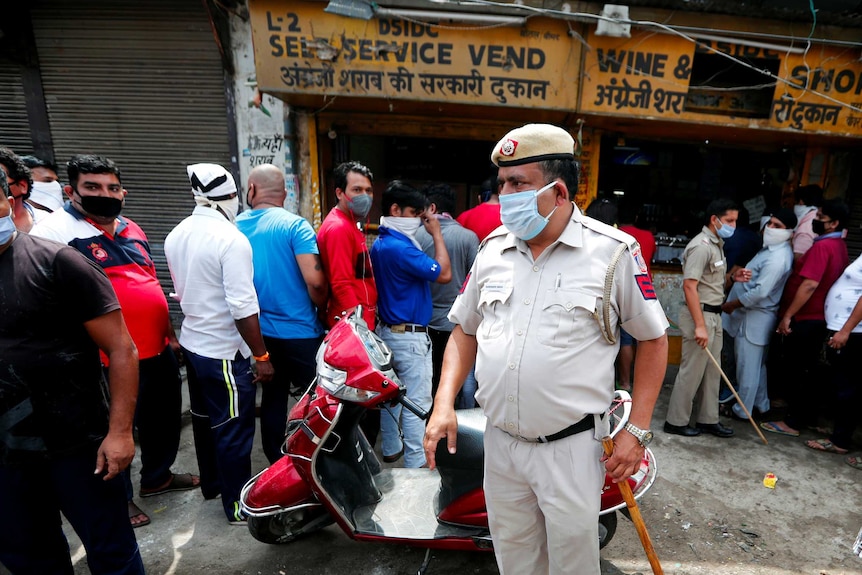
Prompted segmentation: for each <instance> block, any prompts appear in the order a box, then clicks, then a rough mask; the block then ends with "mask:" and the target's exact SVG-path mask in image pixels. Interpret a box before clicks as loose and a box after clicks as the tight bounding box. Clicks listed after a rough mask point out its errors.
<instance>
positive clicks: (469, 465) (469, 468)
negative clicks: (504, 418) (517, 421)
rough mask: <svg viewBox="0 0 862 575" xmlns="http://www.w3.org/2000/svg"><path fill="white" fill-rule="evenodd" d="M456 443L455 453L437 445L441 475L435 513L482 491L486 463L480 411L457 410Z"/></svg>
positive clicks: (443, 442)
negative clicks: (463, 497) (467, 495)
mask: <svg viewBox="0 0 862 575" xmlns="http://www.w3.org/2000/svg"><path fill="white" fill-rule="evenodd" d="M455 414H456V416H457V417H458V441H457V445H456V450H455V453H454V454H453V453H449V450H448V448H447V446H446V441H445V440H443V441H440V443H438V444H437V452H436V453H435V457H436V460H437V470H438V471H439V472H440V491H439V492H438V496H437V513H438V514H439V513H440V512H441V511H442V510H444V509H446V508H447V507H448V506H449V505H450V504H451V503H452V502H453V501H455V500H456V499H458V498H459V497H461V496H462V495H465V494H468V493H470V492H471V491H475V490H477V489H482V477H483V475H484V463H485V444H484V435H485V416H484V415H483V414H482V410H481V409H460V410H458V411H456V412H455Z"/></svg>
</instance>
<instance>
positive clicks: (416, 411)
mask: <svg viewBox="0 0 862 575" xmlns="http://www.w3.org/2000/svg"><path fill="white" fill-rule="evenodd" d="M398 403H400V404H401V405H403V406H404V407H406V408H407V409H409V410H410V411H411V412H413V415H415V416H416V417H418V418H419V419H421V420H423V421H426V420H427V419H428V416H429V415H430V414H429V413H428V412H427V411H425V410H424V409H422V407H421V406H419V405H417V404H416V403H414V402H413V401H411V400H410V399H409V398H408V397H407V396H406V395H403V394H402V395H401V396H400V397H399V398H398Z"/></svg>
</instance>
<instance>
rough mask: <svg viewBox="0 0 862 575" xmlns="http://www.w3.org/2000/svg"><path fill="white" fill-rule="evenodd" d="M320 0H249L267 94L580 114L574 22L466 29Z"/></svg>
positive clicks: (260, 77) (540, 20)
mask: <svg viewBox="0 0 862 575" xmlns="http://www.w3.org/2000/svg"><path fill="white" fill-rule="evenodd" d="M325 6H326V4H324V3H321V2H287V1H284V0H281V1H279V0H250V1H249V9H250V13H251V23H252V35H253V38H254V54H255V66H256V68H257V83H258V87H259V88H260V89H261V90H262V91H265V92H270V93H286V94H307V95H326V96H351V97H369V98H393V99H402V100H427V101H440V102H449V103H463V104H484V105H496V106H510V107H542V108H546V109H559V110H573V109H574V108H575V106H576V97H577V94H578V90H579V85H578V79H577V78H578V75H577V74H572V73H568V74H567V73H565V72H566V71H571V70H577V69H578V67H579V65H580V58H581V46H580V43H579V42H578V41H577V40H576V39H574V38H571V37H570V36H569V35H568V33H567V32H568V28H567V26H566V24H565V22H562V21H557V20H552V19H548V18H532V19H530V20H528V21H527V23H526V24H524V25H523V26H519V27H512V26H504V27H500V26H496V27H484V28H483V27H481V26H477V25H471V26H469V27H466V28H465V27H457V26H455V25H451V26H449V25H447V26H442V25H435V24H422V23H416V22H413V21H406V20H401V19H398V18H397V17H379V18H378V17H375V18H371V19H370V20H361V19H357V18H348V17H345V16H340V15H336V14H329V13H327V12H324V10H323V9H324V7H325Z"/></svg>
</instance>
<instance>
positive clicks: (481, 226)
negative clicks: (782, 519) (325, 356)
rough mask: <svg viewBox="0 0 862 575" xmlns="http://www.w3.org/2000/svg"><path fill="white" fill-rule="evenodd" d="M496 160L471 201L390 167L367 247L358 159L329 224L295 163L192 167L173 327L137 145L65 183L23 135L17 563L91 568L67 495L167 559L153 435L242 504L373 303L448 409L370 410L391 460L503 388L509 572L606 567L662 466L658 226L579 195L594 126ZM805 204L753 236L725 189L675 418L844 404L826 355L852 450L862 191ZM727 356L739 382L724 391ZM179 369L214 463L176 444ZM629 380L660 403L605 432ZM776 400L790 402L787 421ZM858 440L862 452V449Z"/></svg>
mask: <svg viewBox="0 0 862 575" xmlns="http://www.w3.org/2000/svg"><path fill="white" fill-rule="evenodd" d="M491 161H492V162H493V164H494V165H495V166H496V168H497V172H496V174H495V175H494V176H493V177H491V178H489V179H488V180H487V181H486V182H484V183H483V185H482V194H481V197H480V203H479V204H478V205H477V206H476V207H474V208H472V209H469V210H466V211H464V212H463V213H461V214H460V215H457V217H456V214H455V210H456V194H455V191H454V190H453V189H452V188H451V187H450V186H449V185H447V184H445V183H442V182H433V183H429V184H427V185H426V186H425V187H423V188H421V189H420V188H417V187H414V186H413V185H412V184H410V183H409V182H406V181H403V180H393V181H391V182H388V183H387V185H386V186H385V188H384V189H383V191H382V193H381V194H380V198H379V207H380V213H381V218H380V222H379V226H378V228H377V231H378V234H377V238H376V240H375V241H374V242H373V243H372V245H371V247H370V249H369V245H368V242H367V241H366V240H367V238H366V234H365V233H364V231H365V229H366V226H367V223H368V222H367V219H368V215H369V213H370V212H371V208H372V206H373V205H374V201H375V199H376V198H375V193H374V184H373V174H372V172H371V170H369V169H368V167H366V166H364V165H362V164H361V163H359V162H355V161H351V162H345V163H343V164H341V165H339V166H337V167H336V169H335V170H334V174H333V181H334V199H335V205H334V207H333V208H332V210H331V211H330V212H329V214H328V215H327V216H326V218H325V220H324V221H323V223H322V225H321V227H320V229H319V230H318V231H317V233H315V231H314V229H313V228H312V226H311V225H310V224H309V222H308V221H307V220H305V219H304V218H302V217H300V216H298V215H296V214H293V213H290V212H289V211H287V210H285V209H284V208H283V206H284V203H285V198H286V193H287V192H286V190H285V180H284V174H283V172H282V171H281V170H280V169H279V168H278V167H277V166H274V165H261V166H257V167H255V168H254V169H252V170H251V172H250V174H249V176H248V180H247V183H246V189H245V192H246V193H245V198H246V203H247V205H248V208H249V209H247V210H244V211H243V210H241V209H240V199H241V196H242V194H241V193H240V190H239V189H238V187H237V185H236V183H235V181H234V178H233V176H232V175H231V173H230V172H229V171H228V170H226V169H225V168H224V167H223V166H220V165H217V164H210V163H200V164H194V165H190V166H188V167H187V176H188V180H189V185H190V188H191V192H192V193H191V196H192V198H193V201H194V203H195V207H194V209H193V211H192V212H191V214H190V215H189V216H188V217H187V218H185V219H184V220H183V221H182V222H180V223H179V224H178V225H177V226H176V227H175V228H174V229H173V230H172V231H171V232H170V233H169V234H168V236H167V238H166V239H165V255H166V257H167V264H168V267H169V270H170V274H171V277H172V279H173V283H174V289H175V294H171V295H172V297H175V298H176V300H177V302H178V303H179V305H180V307H181V309H182V312H183V321H182V326H181V329H180V331H179V337H177V335H176V334H175V333H174V328H173V326H172V324H171V318H170V313H169V306H168V301H167V299H166V297H165V293H164V290H163V286H162V285H161V284H160V282H159V280H158V278H157V274H156V268H155V264H154V263H153V258H152V253H151V250H150V245H149V241H148V239H147V236H146V234H145V233H144V231H143V230H142V229H141V228H140V226H138V225H137V224H136V223H135V222H134V221H132V220H131V219H130V218H128V217H127V216H125V215H123V208H124V206H125V198H126V195H127V191H126V190H125V188H124V187H123V183H122V178H121V172H120V168H119V167H118V166H117V165H116V164H115V163H114V162H113V161H112V160H110V159H108V158H105V157H100V156H94V155H76V156H74V157H72V158H71V159H70V160H69V162H68V163H67V165H66V174H65V176H66V177H67V180H66V181H67V183H66V184H65V185H61V184H60V175H59V174H58V172H57V168H56V166H54V165H52V164H50V163H49V162H45V161H43V160H40V159H38V158H35V157H32V156H25V157H19V156H17V155H16V154H14V153H13V152H12V151H11V150H8V149H5V148H0V168H2V170H3V172H4V174H3V177H2V178H0V187H2V193H0V270H2V272H0V341H2V345H3V349H4V352H3V355H2V357H0V502H2V503H3V507H4V511H5V512H6V516H7V517H9V518H14V521H5V520H4V521H0V563H2V564H4V565H5V566H6V567H7V568H8V569H10V570H11V571H12V572H13V573H18V572H22V573H23V572H44V573H54V572H58V573H59V572H68V571H69V570H70V566H71V563H70V558H69V552H68V546H67V544H66V540H65V536H64V535H63V532H62V529H61V523H60V512H62V513H63V515H65V517H66V518H67V519H68V521H69V523H70V525H71V526H72V528H74V529H75V531H76V532H77V533H78V534H79V536H80V537H81V540H82V543H83V545H84V547H85V549H86V551H87V560H88V563H89V565H90V568H91V570H92V571H93V572H94V573H143V563H142V561H141V557H140V553H139V551H138V548H137V543H136V541H135V536H134V533H133V529H134V528H136V527H140V526H142V525H146V524H148V523H150V521H151V518H150V516H149V515H148V514H147V513H146V512H145V511H144V510H142V509H141V507H139V506H138V504H137V503H136V502H135V498H134V491H135V490H134V485H133V480H132V478H133V475H132V473H131V470H130V468H129V464H130V462H131V461H132V459H133V456H134V453H135V441H134V437H133V431H134V432H136V434H137V441H138V445H139V446H140V455H141V469H140V470H139V476H140V477H139V485H138V491H137V493H138V496H139V497H143V498H146V497H153V496H158V495H161V494H163V493H167V492H171V491H177V490H186V489H200V490H201V494H202V496H203V497H204V498H205V499H216V498H219V497H220V498H221V503H222V506H223V508H224V513H225V517H226V519H227V521H228V523H230V524H232V525H244V524H245V520H246V518H245V516H244V515H243V513H242V510H241V508H240V503H239V499H240V490H241V489H242V487H243V485H244V484H245V483H246V481H247V480H248V479H249V478H250V477H251V475H252V468H251V465H252V464H251V455H252V449H253V441H254V434H255V416H256V413H257V414H259V417H260V428H261V443H262V446H263V452H264V454H265V456H266V458H267V460H268V461H269V462H270V463H273V462H275V461H276V460H277V459H279V458H280V457H281V456H282V451H281V449H282V445H283V442H284V435H285V425H286V420H287V410H288V403H289V399H290V397H291V396H293V397H297V396H299V395H300V394H301V393H303V392H304V391H305V390H306V389H307V388H308V386H309V384H310V382H311V381H312V380H313V379H314V375H315V370H316V366H315V362H314V358H315V355H316V351H317V349H318V347H319V345H320V343H321V341H322V340H323V337H324V334H325V332H326V330H327V329H329V328H331V327H332V326H334V325H335V323H336V322H337V321H339V320H340V319H341V318H343V317H346V316H347V315H349V314H351V313H353V312H354V311H356V310H357V309H361V310H362V313H363V318H364V320H365V322H366V323H367V324H368V326H369V328H370V329H372V330H374V331H375V332H376V333H377V334H378V335H379V337H380V338H381V339H382V340H383V341H385V342H386V343H387V345H388V346H389V348H390V349H391V350H392V352H393V367H394V369H395V372H396V374H397V375H398V378H399V380H400V381H401V382H402V383H403V385H404V386H405V388H406V395H407V397H408V398H409V399H411V400H412V401H413V402H414V403H416V404H417V405H419V406H421V407H423V408H424V409H426V410H430V409H431V407H432V405H433V407H434V409H433V412H432V416H431V418H430V420H429V421H428V423H427V425H426V423H425V422H423V421H422V420H421V419H419V418H418V417H416V415H414V414H413V413H412V412H410V411H408V410H401V409H400V407H399V406H387V407H386V408H385V409H381V410H376V411H370V412H368V413H367V415H366V416H365V418H364V419H363V421H362V422H361V426H362V430H363V432H364V434H365V436H366V437H367V439H368V440H369V442H370V443H371V445H375V444H377V442H378V440H379V441H380V450H381V452H382V458H383V461H385V462H386V463H389V464H403V465H404V466H406V467H430V468H432V469H433V468H434V466H435V457H434V454H435V450H436V448H437V444H438V442H440V441H444V442H445V443H446V444H447V447H448V449H449V450H450V451H451V452H454V451H455V450H456V449H457V444H456V442H455V431H456V428H457V424H456V419H455V410H456V409H459V408H474V407H476V406H480V407H481V408H482V410H483V411H484V414H485V416H486V417H487V419H488V428H487V431H486V434H485V450H486V458H485V490H486V492H487V505H488V513H489V521H490V527H491V532H492V535H493V536H494V541H495V553H496V557H497V562H498V565H499V567H500V570H501V572H504V573H543V572H548V570H549V569H551V570H555V569H556V567H553V566H558V567H559V566H562V565H578V566H579V567H578V572H579V573H596V574H597V573H598V572H599V560H598V546H597V541H598V537H597V533H596V529H597V517H598V510H599V498H598V496H597V494H599V493H600V491H601V485H602V483H603V482H604V480H605V474H608V475H609V476H610V477H611V478H612V479H613V480H615V481H620V480H623V479H624V478H626V477H628V476H630V475H631V474H632V473H633V472H634V471H635V470H636V469H637V468H638V466H639V464H640V461H641V458H642V456H643V450H644V449H645V447H646V446H647V445H648V444H649V442H650V440H651V438H652V432H651V431H649V429H648V428H649V424H650V420H651V418H652V412H653V408H654V405H655V403H656V399H657V397H658V393H659V391H660V388H661V384H662V381H663V378H664V375H665V367H666V360H667V337H666V333H665V332H666V329H667V327H668V321H667V319H666V317H665V314H664V311H663V310H662V307H661V305H660V303H659V301H658V297H657V294H656V292H655V289H654V288H653V286H652V279H651V278H652V270H651V262H652V259H653V257H654V254H655V249H656V246H655V239H654V237H653V236H652V234H651V233H650V232H649V231H648V230H645V229H643V227H642V226H640V225H639V223H638V218H637V216H638V207H639V206H637V205H636V204H634V203H632V202H630V201H628V202H625V201H624V202H622V203H621V204H620V205H619V206H617V205H616V203H615V202H612V201H609V200H605V199H600V200H596V201H594V202H593V203H592V204H591V205H590V206H589V208H588V209H587V210H586V212H585V214H582V213H581V211H580V210H579V209H578V208H577V206H576V205H575V204H574V203H573V199H574V192H575V191H576V190H577V184H578V180H579V165H578V162H577V159H576V157H575V154H574V140H573V139H572V137H571V136H570V135H569V134H568V132H566V131H565V130H563V129H561V128H558V127H556V126H552V125H547V124H528V125H526V126H522V127H520V128H517V129H515V130H512V131H511V132H509V133H508V134H506V136H504V137H503V138H502V139H501V140H500V141H499V142H498V143H497V144H496V145H495V147H494V149H493V151H492V153H491ZM797 200H798V203H797V205H796V206H795V207H794V209H789V208H780V209H779V208H776V209H775V210H772V211H769V212H768V215H766V216H764V218H762V220H761V226H760V229H759V231H753V230H752V231H751V233H748V234H744V233H739V232H737V230H741V229H742V228H744V227H745V226H746V225H747V223H748V222H747V216H746V215H745V214H743V220H742V221H740V219H739V217H740V210H739V209H738V208H737V206H736V205H735V204H734V203H733V202H732V201H730V200H727V199H724V198H719V199H717V200H715V201H713V202H712V203H711V204H710V205H709V207H708V208H707V210H706V222H705V225H704V226H703V229H702V230H701V232H700V233H699V234H698V235H697V236H696V237H694V238H693V239H692V240H691V242H690V243H689V244H688V246H687V247H686V249H685V252H684V257H683V266H682V271H683V293H684V297H685V306H684V307H683V308H682V310H681V312H680V317H679V318H678V324H679V327H680V330H681V332H682V339H683V342H682V363H681V365H680V369H679V373H678V375H677V377H676V381H675V382H674V386H673V391H672V394H671V397H670V402H669V408H668V411H667V414H666V417H665V423H664V431H665V432H666V433H669V434H675V435H680V436H684V437H693V436H697V435H701V434H703V433H708V434H712V435H714V436H716V437H720V438H726V437H730V436H732V435H733V434H734V431H733V428H732V427H730V426H727V425H724V424H723V423H721V421H720V420H719V417H720V416H721V415H724V416H726V417H729V418H733V419H740V420H744V419H747V418H748V417H749V415H750V414H753V416H754V417H756V418H758V419H759V420H761V421H760V426H761V427H762V428H763V429H764V430H766V431H769V432H772V433H778V434H782V435H786V436H798V435H799V432H800V430H801V429H802V428H803V427H805V426H813V427H814V428H816V429H821V428H820V427H818V426H819V424H820V423H821V420H820V419H819V416H820V415H821V413H820V411H818V408H817V405H816V403H815V402H813V401H812V394H811V391H812V386H813V385H814V384H815V382H820V381H823V377H826V376H825V375H824V373H828V374H829V375H828V379H829V381H831V383H832V388H831V396H830V397H831V401H830V407H831V412H830V415H831V416H832V418H833V419H834V427H833V428H832V429H831V430H829V431H828V432H827V431H825V430H824V437H823V438H821V439H816V440H812V441H809V442H807V445H808V447H810V448H812V449H817V450H821V451H827V452H832V453H841V454H847V453H848V451H849V450H850V449H851V446H852V436H853V433H854V431H855V426H856V423H857V420H858V418H857V417H856V415H855V407H856V405H858V399H859V395H858V384H857V382H856V379H855V378H854V376H853V374H852V371H851V370H852V360H851V357H853V355H854V353H855V352H856V351H857V350H859V349H860V346H862V297H860V296H862V258H860V259H857V260H856V261H855V262H853V263H852V264H850V263H849V261H848V255H847V248H846V245H845V241H844V235H845V230H846V228H847V225H848V223H849V212H848V210H847V207H846V206H845V205H844V204H843V203H842V202H840V201H837V200H823V199H822V190H819V188H816V187H811V186H808V187H804V188H800V189H799V191H798V192H797ZM501 224H502V225H501ZM735 232H737V234H738V235H736V240H735V243H734V242H733V241H731V238H733V237H734V235H735ZM726 248H727V251H728V252H731V251H732V253H733V254H734V258H735V261H734V262H731V258H730V254H729V253H728V254H726ZM743 260H745V262H743ZM606 285H608V286H610V291H606V289H605V286H606ZM605 312H607V313H605ZM604 316H607V317H611V318H612V321H611V323H610V324H607V323H603V322H602V321H601V318H602V317H604ZM636 350H637V352H636ZM710 355H712V356H713V358H721V360H722V364H723V365H724V366H725V367H726V369H727V371H728V372H729V373H730V375H731V378H732V380H733V381H734V386H735V390H736V391H737V394H728V393H726V392H725V390H723V389H721V377H720V373H719V368H718V365H717V363H716V362H715V361H714V359H713V361H710V357H709V356H710ZM787 358H792V361H788V359H787ZM181 366H185V370H186V375H187V380H188V386H189V387H188V390H189V399H190V407H191V415H192V432H193V437H194V446H195V453H196V457H197V463H198V472H197V473H198V474H192V473H187V472H177V471H174V470H173V469H172V468H173V466H174V463H175V459H176V456H177V451H178V448H179V441H180V431H181V409H182V408H181V405H182V395H181V388H182V378H181V372H180V368H181ZM826 369H828V372H825V371H824V370H826ZM789 370H792V371H789ZM259 384H262V385H261V388H262V389H261V396H260V405H259V406H257V405H256V398H257V387H258V385H259ZM615 386H617V387H619V388H622V389H625V390H628V391H630V392H631V393H632V394H633V397H634V409H633V411H632V414H631V419H630V422H629V424H628V425H627V426H626V429H625V431H626V432H625V433H620V434H619V435H617V436H616V438H615V440H614V443H615V448H614V450H613V452H612V453H609V454H603V448H602V444H601V441H600V440H601V439H602V438H603V437H604V436H605V435H607V433H608V421H607V418H606V417H604V414H605V411H606V409H607V406H608V405H609V404H610V400H611V397H612V394H613V391H614V387H615ZM818 395H822V394H818ZM737 398H738V400H739V402H738V403H737ZM776 404H783V405H784V406H785V407H786V410H785V411H784V412H783V413H784V415H783V417H782V418H781V419H777V418H771V417H770V415H773V414H775V413H776V409H775V405H776ZM402 459H403V462H402V461H401V460H402ZM94 461H95V473H94V472H93V469H94ZM561 461H566V462H567V463H566V464H565V465H561ZM399 462H400V463H399ZM847 463H848V464H850V465H852V466H853V467H856V468H857V469H862V458H859V457H851V458H848V459H847ZM573 475H574V476H575V477H576V480H574V481H573ZM45 493H51V494H52V496H51V497H45V496H44V495H45ZM33 506H36V507H38V509H36V510H34V508H33ZM562 571H565V569H562Z"/></svg>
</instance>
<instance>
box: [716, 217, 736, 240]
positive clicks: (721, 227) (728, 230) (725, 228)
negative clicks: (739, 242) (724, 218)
mask: <svg viewBox="0 0 862 575" xmlns="http://www.w3.org/2000/svg"><path fill="white" fill-rule="evenodd" d="M716 223H717V224H718V226H717V227H716V228H715V233H716V234H718V237H720V238H721V239H723V240H726V239H727V238H729V237H731V236H732V235H733V232H735V231H736V228H734V227H733V226H731V225H730V224H723V223H721V220H719V219H718V218H716Z"/></svg>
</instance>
